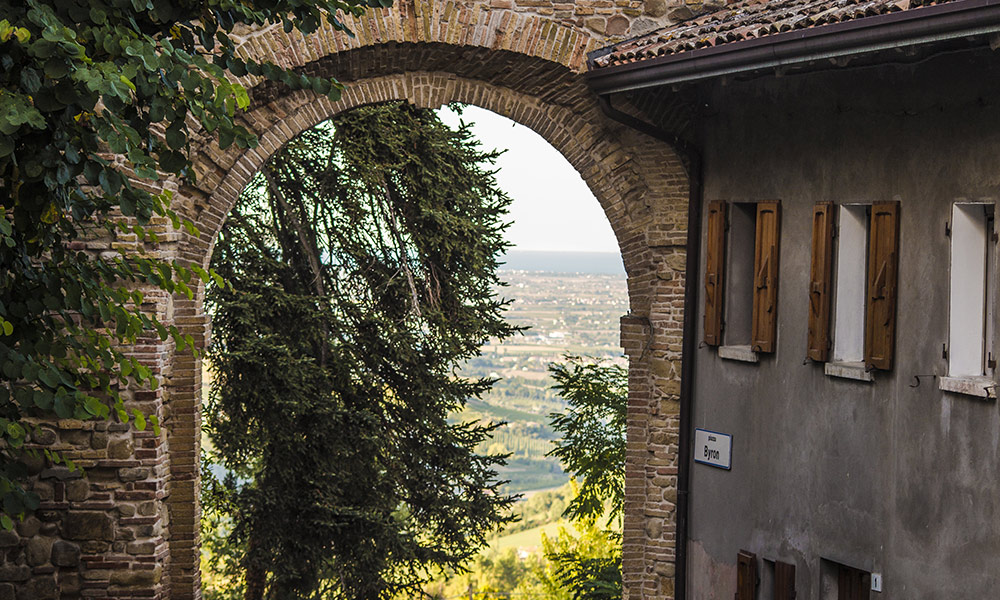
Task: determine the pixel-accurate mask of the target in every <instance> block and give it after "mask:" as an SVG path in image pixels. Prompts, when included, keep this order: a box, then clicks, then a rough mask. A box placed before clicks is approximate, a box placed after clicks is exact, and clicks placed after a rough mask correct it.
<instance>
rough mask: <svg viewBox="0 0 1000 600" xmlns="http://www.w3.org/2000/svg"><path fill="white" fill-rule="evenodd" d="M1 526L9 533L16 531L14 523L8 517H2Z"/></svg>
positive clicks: (0, 519)
mask: <svg viewBox="0 0 1000 600" xmlns="http://www.w3.org/2000/svg"><path fill="white" fill-rule="evenodd" d="M0 526H2V527H3V528H4V529H6V530H7V531H10V530H11V529H14V521H11V520H10V517H8V516H7V515H0Z"/></svg>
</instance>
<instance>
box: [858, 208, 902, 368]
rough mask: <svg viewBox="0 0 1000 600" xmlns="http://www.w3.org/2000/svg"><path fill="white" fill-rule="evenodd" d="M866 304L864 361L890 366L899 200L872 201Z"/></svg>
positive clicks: (882, 366)
mask: <svg viewBox="0 0 1000 600" xmlns="http://www.w3.org/2000/svg"><path fill="white" fill-rule="evenodd" d="M871 219H872V220H871V227H870V230H871V233H870V238H869V241H868V299H867V302H866V304H867V306H866V307H865V365H866V366H867V367H868V368H875V369H884V370H888V369H891V368H892V355H893V343H894V341H895V337H896V283H897V282H896V272H897V269H898V264H899V203H898V202H881V203H878V204H873V205H872V217H871Z"/></svg>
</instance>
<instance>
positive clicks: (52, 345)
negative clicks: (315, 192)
mask: <svg viewBox="0 0 1000 600" xmlns="http://www.w3.org/2000/svg"><path fill="white" fill-rule="evenodd" d="M386 4H387V0H266V1H255V0H240V1H239V2H236V1H233V0H207V1H191V0H155V1H154V0H0V365H2V368H0V447H2V450H0V498H2V510H3V514H2V515H0V524H2V525H3V526H4V527H7V528H10V527H11V526H12V524H13V523H12V517H21V516H23V515H24V513H25V512H26V511H29V510H31V509H33V508H34V507H35V506H37V503H38V498H37V497H36V496H35V495H34V494H31V493H29V492H26V491H25V489H24V487H23V484H24V480H25V477H26V467H25V453H24V443H25V441H26V438H27V437H28V435H29V433H30V429H31V427H30V425H29V424H30V422H31V419H33V418H70V417H73V418H78V419H87V418H92V417H100V418H113V419H118V420H120V421H125V422H128V421H130V420H132V419H134V422H135V423H136V425H137V426H138V427H139V428H142V427H144V426H145V423H146V418H145V416H144V415H142V414H141V413H138V412H137V411H136V412H133V413H129V412H126V408H125V406H124V404H123V402H122V397H121V390H122V388H123V387H125V386H126V385H128V386H131V387H132V388H133V389H141V388H143V387H146V388H148V387H153V388H155V386H156V384H157V380H156V378H155V376H154V375H153V373H152V372H151V371H150V370H149V369H148V368H147V367H146V366H144V365H142V364H140V363H139V362H137V361H136V360H135V359H134V358H132V357H130V356H128V355H127V354H125V353H124V352H122V350H121V348H123V347H127V346H129V345H130V344H132V343H134V342H135V341H136V340H137V339H140V338H143V337H159V338H160V339H167V338H168V337H169V336H173V337H174V339H175V341H176V343H177V346H178V347H179V348H181V349H183V348H184V347H185V346H188V345H189V344H191V342H192V340H191V339H190V338H185V337H184V336H182V335H181V334H180V332H178V330H176V329H175V328H172V327H166V326H164V325H163V324H161V323H160V322H159V321H158V320H157V319H156V318H155V315H152V314H148V313H149V307H148V306H146V305H144V295H143V293H142V292H141V289H142V288H143V287H147V288H148V287H153V288H159V289H162V290H166V291H168V292H172V293H178V294H185V295H187V296H189V297H190V296H191V294H192V290H191V285H192V284H193V281H194V279H193V278H195V277H200V278H201V279H202V280H203V281H207V280H208V279H209V278H210V277H211V276H212V275H211V274H210V273H208V272H206V271H203V270H201V269H199V268H197V267H189V266H187V265H181V264H167V263H164V262H163V261H161V260H158V259H157V258H156V256H155V254H153V253H144V252H143V249H147V250H150V251H155V250H156V247H157V244H158V242H159V241H160V235H159V234H158V233H157V227H149V226H148V225H149V224H150V222H151V220H153V221H154V222H155V220H159V221H160V222H162V224H163V225H166V226H168V227H169V226H172V227H175V228H176V227H180V226H181V225H182V221H181V219H179V218H178V216H177V215H176V214H175V213H174V212H173V211H172V210H171V209H170V207H169V200H170V195H169V193H166V192H164V193H156V192H151V191H149V190H157V189H160V185H161V182H163V181H164V179H165V178H167V177H176V178H182V179H188V180H192V179H193V177H194V173H193V172H192V170H191V163H190V161H189V158H188V150H189V144H190V142H191V140H192V139H193V136H195V135H198V131H200V132H202V133H207V134H209V135H214V136H217V137H218V143H219V145H220V146H221V147H223V148H225V147H227V146H229V145H230V144H233V143H236V144H238V145H239V146H242V147H247V146H252V145H254V144H256V139H255V138H254V136H253V135H252V134H251V133H250V132H248V131H247V130H246V129H245V128H243V127H242V126H240V125H239V123H238V115H239V113H240V112H241V111H242V110H243V109H245V108H247V106H248V104H249V95H248V93H247V91H246V90H245V89H244V88H243V87H242V86H240V85H238V84H237V83H234V82H233V81H234V79H233V78H232V76H234V75H235V76H242V75H246V74H247V73H250V74H253V75H260V76H262V77H264V78H266V79H271V80H274V81H279V82H281V83H283V84H284V85H287V86H288V87H290V88H292V89H302V88H308V89H312V90H315V91H316V92H319V93H322V94H329V95H330V96H331V97H332V98H336V97H338V96H339V93H340V92H339V90H340V87H339V86H338V85H337V84H336V82H334V81H331V80H327V79H321V78H316V77H308V76H304V75H300V74H298V73H294V72H291V71H287V70H285V69H282V68H279V67H276V66H275V65H273V64H270V63H259V62H255V61H244V60H242V59H240V58H238V57H237V56H236V54H235V51H236V48H235V43H234V41H233V40H232V38H231V37H230V34H231V33H232V32H233V31H234V30H235V29H237V28H240V27H245V26H249V27H253V26H260V25H264V24H268V23H278V24H281V25H282V26H283V27H284V29H285V31H292V30H293V29H298V30H299V31H302V32H304V33H308V32H311V31H313V30H315V29H316V28H317V27H318V26H319V25H320V24H321V22H322V21H323V20H324V19H326V20H328V21H329V22H331V23H332V24H333V26H334V27H336V28H339V29H343V28H344V26H343V24H342V23H341V21H340V20H339V19H340V18H341V16H342V14H344V13H348V14H360V12H361V11H362V10H363V8H364V7H365V6H384V5H386ZM183 225H184V226H185V227H187V229H188V230H189V231H190V232H191V233H194V228H193V226H192V225H191V223H189V222H184V223H183ZM160 230H161V232H162V227H161V228H160ZM122 234H123V235H125V236H127V237H133V236H134V238H135V239H137V240H138V241H139V243H140V249H139V251H137V252H130V253H128V254H125V253H124V252H122V253H119V254H115V253H113V251H112V252H111V253H97V252H88V251H86V250H87V244H86V241H87V240H95V239H96V240H98V241H97V243H96V246H97V247H99V248H104V249H110V248H111V244H110V242H111V240H112V239H113V237H114V236H115V235H122ZM154 418H155V416H153V417H151V420H152V426H153V427H154V428H155V427H158V424H157V423H156V422H155V420H153V419H154ZM46 456H47V457H48V458H49V459H51V460H54V461H59V460H60V456H59V455H58V454H53V453H48V452H46ZM68 464H69V466H70V468H73V467H74V465H73V464H72V463H71V462H69V463H68Z"/></svg>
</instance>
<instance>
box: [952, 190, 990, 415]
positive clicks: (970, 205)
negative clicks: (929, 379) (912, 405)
mask: <svg viewBox="0 0 1000 600" xmlns="http://www.w3.org/2000/svg"><path fill="white" fill-rule="evenodd" d="M995 218H996V209H995V206H994V204H993V203H992V202H955V203H953V204H952V211H951V219H950V227H949V229H950V237H951V241H950V244H949V246H950V254H949V293H948V309H949V310H948V346H947V350H948V353H947V356H948V376H947V377H946V378H943V380H951V381H943V382H942V389H947V390H948V391H957V392H961V393H973V395H977V396H983V395H985V396H987V397H989V396H991V394H990V390H989V389H986V390H985V392H986V393H985V394H983V393H980V392H978V391H977V390H978V388H974V389H973V390H972V391H970V390H969V389H955V388H960V387H961V386H960V385H959V384H961V383H962V381H959V380H969V381H966V383H970V384H972V385H973V386H975V384H976V383H977V382H976V380H977V379H981V378H986V379H988V381H985V382H978V383H981V384H983V385H984V386H985V387H987V388H989V387H991V386H990V383H991V382H992V376H993V374H994V371H995V356H996V353H995V349H994V310H995V305H996V285H997V280H996V270H997V269H996V266H997V265H996V260H997V258H996V234H995V231H996V229H995V228H996V223H995ZM980 387H982V386H980Z"/></svg>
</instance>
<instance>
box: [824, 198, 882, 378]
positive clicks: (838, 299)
mask: <svg viewBox="0 0 1000 600" xmlns="http://www.w3.org/2000/svg"><path fill="white" fill-rule="evenodd" d="M836 210H837V216H836V219H837V221H836V223H837V236H836V244H835V246H834V258H833V298H832V306H831V307H830V309H831V313H832V323H831V325H830V335H831V337H832V343H833V347H832V348H831V353H830V360H828V361H827V363H826V365H825V366H824V373H826V374H827V375H830V376H832V377H843V378H846V379H856V380H859V381H873V380H874V376H873V375H872V373H871V371H868V370H867V369H865V363H864V361H865V319H866V318H867V312H868V309H867V306H868V303H867V301H866V300H867V298H866V293H867V291H868V244H869V241H870V239H871V211H872V205H871V203H845V204H838V205H836Z"/></svg>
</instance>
